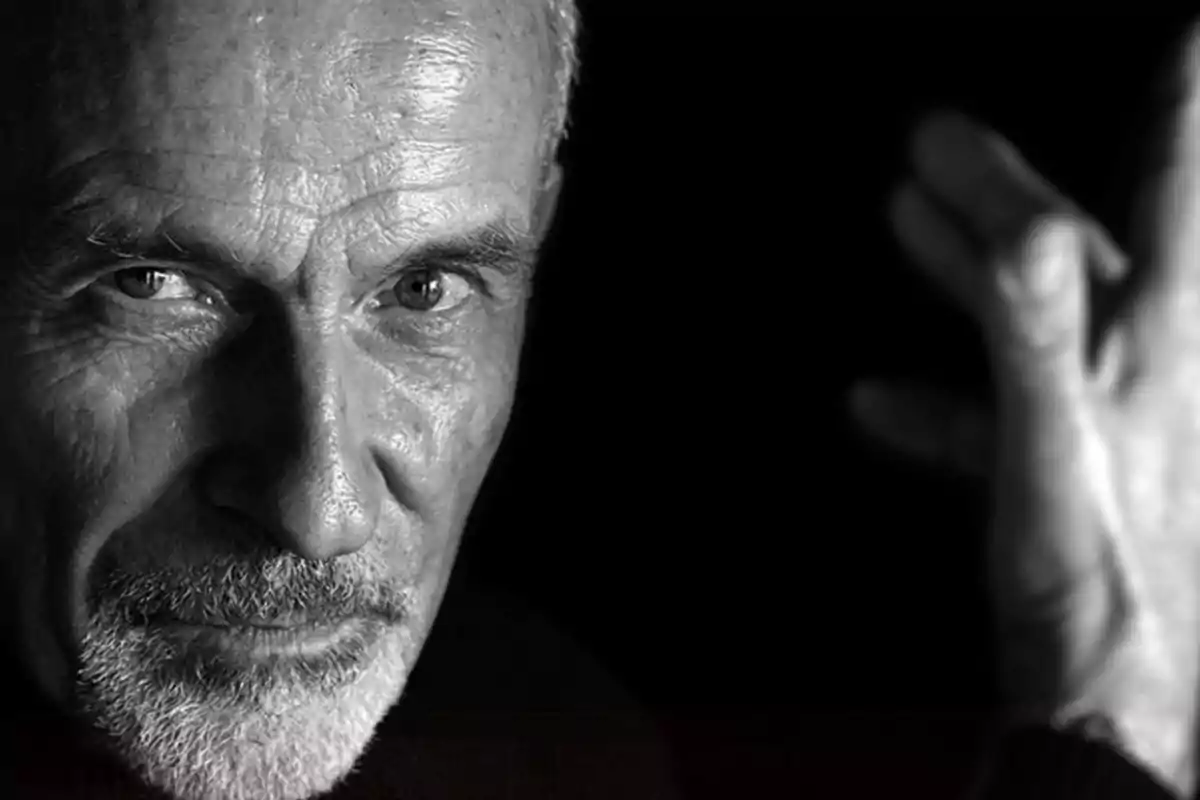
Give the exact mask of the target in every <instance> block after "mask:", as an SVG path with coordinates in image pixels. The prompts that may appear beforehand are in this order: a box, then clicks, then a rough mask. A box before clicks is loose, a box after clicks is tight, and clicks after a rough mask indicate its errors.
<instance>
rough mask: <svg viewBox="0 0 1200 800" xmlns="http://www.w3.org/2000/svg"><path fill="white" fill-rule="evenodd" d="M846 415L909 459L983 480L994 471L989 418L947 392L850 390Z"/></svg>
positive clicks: (871, 386) (870, 386) (877, 387)
mask: <svg viewBox="0 0 1200 800" xmlns="http://www.w3.org/2000/svg"><path fill="white" fill-rule="evenodd" d="M849 399H850V410H851V413H852V415H853V417H854V419H855V421H856V422H857V423H858V424H860V425H861V426H862V427H863V429H864V430H865V431H866V432H867V433H868V434H869V435H871V436H872V437H874V438H876V439H878V440H879V441H880V442H881V443H883V444H884V445H886V446H888V447H889V448H891V449H893V450H895V451H897V452H898V453H899V454H901V455H904V456H907V457H909V458H913V459H916V460H918V461H923V462H926V463H929V464H930V465H932V466H938V467H943V468H948V469H950V470H951V471H953V472H956V473H958V474H960V475H963V476H964V477H970V478H977V479H978V478H986V477H987V476H988V475H989V474H990V472H991V469H992V448H993V442H992V423H991V420H990V418H989V416H988V414H987V413H986V412H985V411H983V410H982V409H978V408H975V407H973V406H971V405H970V404H968V403H966V402H965V401H963V400H960V399H957V398H954V397H952V396H950V395H949V394H947V393H946V392H941V391H937V390H934V389H927V388H922V387H912V386H907V387H906V386H889V385H886V384H881V383H874V382H865V383H859V384H857V385H855V386H854V387H852V389H851V391H850V397H849Z"/></svg>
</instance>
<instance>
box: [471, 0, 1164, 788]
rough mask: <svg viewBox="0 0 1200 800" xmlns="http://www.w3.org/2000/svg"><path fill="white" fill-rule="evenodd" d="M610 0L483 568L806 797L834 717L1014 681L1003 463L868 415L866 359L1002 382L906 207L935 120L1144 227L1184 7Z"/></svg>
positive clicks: (1098, 209) (892, 367) (480, 532)
mask: <svg viewBox="0 0 1200 800" xmlns="http://www.w3.org/2000/svg"><path fill="white" fill-rule="evenodd" d="M679 5H680V6H681V7H682V8H685V9H686V6H685V5H684V4H679ZM625 8H626V9H628V6H626V7H625ZM646 8H649V6H647V7H646ZM584 12H585V14H584V20H583V22H584V33H583V39H582V51H581V57H582V71H581V75H580V83H579V85H578V88H577V90H576V94H575V99H574V103H573V106H572V117H573V120H574V121H573V125H572V127H571V135H570V138H569V140H568V142H567V143H566V144H565V145H564V148H563V151H562V158H563V162H564V164H565V168H566V175H567V184H566V188H565V190H564V193H563V197H562V200H561V205H560V209H559V216H558V220H557V222H556V226H555V230H554V233H553V236H552V239H551V242H550V243H549V245H548V247H547V249H546V253H545V258H544V261H543V264H542V267H541V270H542V271H541V274H540V275H539V278H538V280H537V285H536V299H535V304H534V308H533V318H532V322H531V328H530V330H529V336H528V343H527V349H526V354H525V360H524V362H523V372H522V376H521V384H520V387H519V392H518V402H517V406H516V409H515V412H514V417H513V420H512V424H511V427H510V429H509V433H508V436H507V438H506V441H505V445H504V447H503V448H502V451H501V453H500V455H499V456H498V458H497V461H496V462H495V465H494V467H493V470H492V473H491V475H490V476H489V479H488V481H487V483H486V485H485V488H484V491H483V494H482V497H481V499H480V501H479V504H478V506H477V508H476V513H475V514H474V516H473V519H472V525H471V528H470V532H469V534H468V539H467V543H466V546H465V548H464V552H463V558H462V561H461V562H460V567H459V569H460V570H461V571H462V572H464V573H469V574H470V575H471V576H473V577H475V578H478V579H479V580H482V581H485V582H490V583H493V584H495V585H498V586H502V587H504V588H505V589H506V590H508V591H512V592H515V593H517V594H519V595H521V596H522V597H524V598H527V599H528V600H529V601H530V602H531V603H532V604H533V605H535V606H537V607H538V608H539V609H541V610H543V611H544V612H545V613H546V614H547V615H549V616H550V617H551V618H552V619H553V620H554V621H556V622H557V623H559V624H560V625H561V626H563V627H565V628H567V629H569V630H570V631H571V632H573V633H574V634H575V635H576V636H577V637H579V638H580V639H581V640H582V641H584V642H585V643H586V644H587V645H588V646H589V647H590V648H592V649H593V651H594V652H595V653H596V654H597V655H598V656H599V657H600V658H601V659H602V660H603V661H604V662H605V663H606V664H607V665H609V666H610V667H611V668H612V669H613V670H614V671H615V672H616V673H617V674H618V675H619V676H620V677H621V678H622V679H623V680H624V681H625V682H626V683H627V684H628V685H629V686H630V687H631V688H632V689H633V690H634V691H635V693H636V694H637V695H638V697H639V698H640V699H641V700H643V701H644V702H645V703H647V704H648V705H650V706H651V707H652V708H653V709H655V711H656V712H658V713H659V714H660V715H661V717H662V719H664V720H665V721H666V723H667V724H668V725H669V726H671V727H672V729H673V730H676V731H687V730H690V729H695V728H697V727H702V726H703V725H704V724H709V725H710V727H711V728H713V729H715V730H718V731H720V730H725V731H740V732H741V733H739V734H737V735H736V736H735V735H734V734H730V738H729V740H728V741H727V742H726V744H728V743H729V741H732V740H733V739H735V738H737V736H742V740H745V741H749V742H751V744H748V745H745V746H743V747H741V749H740V750H739V752H740V753H742V755H741V756H738V758H741V761H737V760H736V759H734V761H732V762H730V763H731V764H732V766H728V770H729V771H730V772H731V774H735V775H734V777H730V776H728V775H727V776H726V777H725V780H727V781H729V784H728V785H729V786H740V787H742V789H746V788H747V787H748V786H755V787H758V788H757V789H756V790H755V791H759V792H761V791H762V790H763V787H765V786H767V785H768V784H769V785H770V786H771V788H774V789H783V790H784V792H783V793H785V794H792V792H791V791H789V790H788V789H789V787H783V786H779V785H777V784H775V783H773V782H776V781H780V780H788V779H789V778H788V777H787V773H786V772H780V767H781V765H783V764H795V763H800V762H802V761H803V758H804V756H803V754H802V753H801V755H799V756H797V755H795V753H792V752H791V751H790V750H789V748H790V747H792V748H801V745H800V744H797V742H800V743H802V742H803V741H805V739H804V736H805V734H804V731H805V730H806V729H810V728H813V729H818V731H817V733H816V734H815V735H816V736H819V737H825V736H826V735H827V731H828V724H829V723H828V722H823V723H820V724H818V723H815V722H814V720H826V721H828V720H830V719H835V720H836V719H859V717H854V716H853V712H859V711H865V712H871V713H875V712H877V711H893V712H897V713H898V714H899V715H900V716H899V718H900V719H904V718H905V715H912V716H913V717H914V718H915V716H916V715H920V714H925V713H929V712H934V711H937V710H946V711H951V712H953V711H963V712H965V713H968V714H973V713H976V712H979V711H980V710H982V709H985V708H986V707H987V705H988V704H989V703H990V702H991V698H992V696H993V693H992V688H991V678H990V672H989V667H988V660H989V656H988V645H987V642H988V633H987V613H986V600H985V595H984V591H983V587H982V585H981V581H980V576H981V572H980V564H981V560H980V559H981V543H982V539H981V535H982V522H983V520H984V517H985V512H986V506H985V495H984V493H983V492H982V491H981V490H980V489H979V488H977V487H971V486H969V485H967V484H965V483H960V482H958V481H957V480H956V479H952V478H949V477H947V476H944V475H939V474H938V473H937V472H936V471H932V470H927V469H921V468H916V467H912V466H909V465H906V464H904V463H903V462H900V461H898V460H896V459H893V458H890V457H889V456H888V455H887V454H884V453H882V452H880V451H878V450H876V449H873V448H872V447H871V446H870V445H868V444H867V443H866V442H865V441H864V439H863V438H861V437H860V436H858V435H857V434H856V433H855V431H854V427H853V426H852V425H851V424H850V421H849V419H848V417H847V413H846V411H845V403H844V393H845V391H846V389H847V388H848V386H849V384H850V382H851V381H852V380H854V379H856V378H860V377H863V376H892V377H916V378H921V379H927V380H929V381H932V382H937V383H941V384H945V385H949V386H953V387H958V388H960V389H962V390H963V391H964V392H967V393H969V394H973V395H975V396H977V397H980V398H986V397H987V395H988V391H987V380H988V377H987V372H986V367H985V365H984V361H983V352H982V349H981V345H980V343H979V341H978V339H977V337H976V334H975V331H974V328H973V326H972V325H971V323H970V322H969V321H968V320H967V319H966V318H965V317H964V316H962V315H960V314H959V313H958V312H957V311H955V310H954V309H952V308H950V307H949V306H947V305H946V304H945V303H944V301H943V299H942V297H941V296H940V295H938V294H936V293H935V292H933V291H931V290H930V289H929V288H928V287H927V286H926V284H925V283H924V282H923V281H922V280H921V279H920V278H919V277H918V276H917V275H916V273H915V272H914V271H913V270H912V269H911V268H910V266H909V265H908V264H907V263H906V262H905V259H904V258H903V256H902V255H901V253H900V251H899V249H898V248H897V246H896V245H895V244H894V242H893V240H892V238H891V234H890V232H889V229H888V226H887V221H886V218H885V207H886V202H887V199H888V195H889V191H890V190H891V189H892V188H893V187H894V185H895V184H896V182H897V181H898V180H899V179H900V178H901V177H902V176H903V175H904V170H905V148H906V143H907V139H908V135H909V133H910V131H911V129H912V127H913V126H914V124H915V123H916V122H917V121H918V119H919V118H920V117H921V115H922V114H924V113H925V112H927V111H929V110H931V109H934V108H938V107H952V108H958V109H960V110H963V111H966V112H968V113H970V114H973V115H976V116H977V117H979V118H980V119H981V120H983V121H984V122H986V123H988V124H989V125H991V126H993V127H995V128H996V129H998V130H999V131H1001V132H1002V133H1003V134H1005V135H1006V136H1007V137H1008V138H1010V139H1011V140H1012V141H1013V142H1015V144H1016V145H1017V147H1018V148H1019V149H1020V150H1021V151H1022V152H1023V153H1024V154H1025V155H1026V157H1027V158H1028V160H1029V161H1030V162H1031V163H1033V164H1034V165H1035V166H1036V167H1037V168H1038V169H1039V170H1041V171H1042V172H1043V174H1045V175H1046V176H1047V177H1048V178H1049V179H1050V180H1051V181H1052V182H1054V183H1055V184H1056V185H1058V186H1059V187H1060V188H1061V189H1062V190H1063V191H1064V192H1065V193H1066V194H1068V195H1070V196H1072V197H1074V198H1075V199H1076V200H1077V201H1079V203H1080V204H1082V205H1083V206H1084V207H1085V208H1087V209H1088V210H1090V211H1091V212H1092V213H1093V214H1095V215H1096V216H1098V217H1099V219H1100V220H1101V221H1102V222H1103V223H1104V224H1106V225H1107V226H1109V228H1110V230H1112V231H1114V233H1115V234H1116V235H1117V236H1118V239H1121V237H1123V236H1124V234H1125V226H1126V221H1127V220H1126V215H1127V211H1128V202H1129V192H1130V189H1131V187H1132V185H1133V179H1134V173H1135V170H1133V169H1131V167H1130V165H1131V164H1136V160H1133V161H1131V159H1132V158H1133V156H1134V155H1135V154H1136V152H1137V151H1136V147H1135V145H1137V144H1138V142H1139V140H1140V139H1141V138H1142V137H1143V136H1144V134H1145V132H1146V131H1147V130H1148V128H1149V126H1150V123H1151V121H1152V120H1151V114H1150V109H1151V108H1152V106H1150V105H1148V104H1147V100H1148V98H1149V97H1150V96H1151V88H1152V87H1153V86H1154V85H1155V78H1156V76H1157V74H1158V72H1159V71H1160V70H1161V67H1162V64H1163V60H1164V58H1166V57H1167V55H1168V53H1169V51H1170V48H1171V47H1172V46H1173V44H1174V43H1175V42H1176V41H1177V39H1178V38H1179V36H1180V35H1181V34H1182V33H1183V31H1184V24H1185V23H1186V22H1187V18H1186V17H1185V16H1181V15H1175V16H1131V15H1097V14H1095V13H1071V12H1061V13H1053V14H1050V13H1046V12H1041V13H1037V14H1034V13H1015V12H1009V13H1005V14H982V13H978V12H975V13H959V14H954V15H947V14H935V13H928V14H919V15H918V14H904V15H896V14H889V15H880V14H875V15H858V16H828V15H820V16H818V15H805V14H798V13H792V14H785V13H774V14H773V13H770V12H768V11H764V10H763V9H762V7H761V6H760V5H757V4H755V5H754V8H753V9H751V8H750V7H749V6H748V7H747V8H746V10H745V11H744V12H743V13H741V14H739V13H737V12H725V13H716V12H712V13H706V14H698V13H695V12H688V11H686V10H683V11H680V10H676V9H671V10H668V9H666V8H665V7H663V9H662V11H661V12H660V13H652V11H648V10H645V9H643V10H642V11H640V12H638V13H634V12H633V11H630V10H618V5H617V4H616V3H611V4H606V5H605V6H603V7H601V6H598V5H597V4H591V5H588V6H586V7H585V9H584ZM706 720H707V721H708V722H707V723H705V721H706ZM714 721H715V722H714ZM856 724H857V723H856ZM850 727H853V725H850ZM742 740H739V741H742ZM745 741H743V744H745ZM780 743H782V745H781V744H780ZM773 748H774V749H773ZM801 750H802V748H801ZM767 751H769V753H770V754H769V755H767V756H763V753H764V752H767ZM693 755H694V754H693ZM797 759H799V761H797ZM693 760H696V759H693ZM700 760H702V759H700ZM868 760H869V759H868ZM768 762H770V763H768ZM702 769H703V767H701V766H695V765H693V766H686V765H685V772H686V771H689V770H690V771H691V772H692V773H695V772H696V770H702ZM692 777H693V779H694V780H696V781H698V780H699V779H697V778H696V776H695V775H693V776H692ZM708 777H709V778H711V777H712V776H711V775H710V776H708ZM797 780H798V781H799V782H798V783H797V784H795V786H794V787H790V788H794V789H796V790H801V789H802V784H803V780H802V779H797ZM745 781H749V783H746V782H745ZM717 783H719V781H717ZM711 785H715V784H711V782H710V788H711ZM839 795H840V796H847V795H845V794H841V793H839ZM743 796H762V795H761V794H753V793H749V794H743ZM851 796H852V795H851Z"/></svg>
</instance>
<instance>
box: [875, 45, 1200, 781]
mask: <svg viewBox="0 0 1200 800" xmlns="http://www.w3.org/2000/svg"><path fill="white" fill-rule="evenodd" d="M1181 52H1182V55H1181V57H1180V58H1179V59H1178V60H1177V62H1176V63H1175V65H1174V68H1173V72H1172V73H1171V74H1170V75H1169V76H1168V79H1169V80H1170V81H1171V83H1172V84H1173V86H1174V87H1176V88H1179V89H1180V90H1181V91H1180V93H1179V94H1180V103H1179V105H1178V106H1177V107H1176V108H1174V109H1173V110H1172V113H1173V117H1172V119H1171V120H1170V124H1169V125H1167V126H1165V127H1166V131H1167V134H1168V135H1167V137H1166V139H1165V140H1164V142H1163V145H1164V147H1163V148H1162V150H1163V153H1164V155H1165V160H1164V161H1163V162H1162V163H1158V162H1152V163H1150V164H1148V165H1147V168H1146V173H1145V177H1144V189H1143V190H1142V192H1141V195H1140V196H1139V197H1138V198H1135V200H1134V202H1132V203H1131V206H1132V209H1131V210H1132V211H1133V213H1134V221H1135V224H1134V240H1133V252H1132V254H1131V256H1126V255H1124V254H1123V253H1122V252H1120V251H1119V250H1118V249H1117V247H1116V246H1115V245H1114V244H1113V243H1112V241H1111V240H1110V239H1109V237H1108V236H1107V235H1106V234H1105V233H1104V232H1103V231H1102V230H1101V229H1100V228H1099V226H1098V225H1097V224H1096V223H1095V221H1094V220H1091V219H1089V218H1088V217H1087V216H1086V215H1085V214H1084V212H1083V211H1082V210H1081V209H1079V208H1078V207H1076V206H1075V205H1074V204H1073V203H1071V202H1070V201H1069V200H1068V199H1067V198H1065V197H1064V196H1063V195H1062V194H1061V193H1059V192H1058V191H1057V190H1056V189H1055V188H1054V187H1052V186H1050V185H1049V184H1048V183H1047V182H1046V181H1045V180H1044V179H1042V178H1041V177H1039V176H1038V175H1037V174H1036V173H1035V172H1034V171H1033V170H1032V169H1031V168H1030V167H1029V166H1028V165H1026V164H1025V163H1024V162H1023V161H1022V160H1021V158H1020V157H1019V156H1018V155H1017V153H1016V151H1015V150H1014V149H1013V148H1012V147H1011V146H1010V145H1009V144H1008V143H1006V142H1004V141H1003V140H1002V139H1000V137H998V136H997V135H995V134H994V133H991V132H990V131H987V130H986V129H985V128H983V127H982V126H980V125H979V124H977V123H974V122H972V121H970V120H966V119H965V118H963V117H961V116H958V115H954V114H938V115H935V116H933V117H932V118H931V119H929V120H927V121H926V122H925V123H924V124H923V125H921V126H920V128H919V130H918V131H917V133H916V136H915V138H914V142H913V175H912V178H911V179H910V180H908V181H906V182H905V183H904V185H903V186H902V187H901V188H900V190H899V191H898V193H897V195H896V201H895V204H894V217H893V221H894V224H895V228H896V232H897V234H898V236H899V239H900V241H901V243H902V244H903V245H904V247H905V249H906V250H907V252H908V253H909V254H910V255H911V256H912V258H913V260H914V261H915V262H916V263H917V264H918V265H919V266H920V267H921V268H922V269H923V270H924V271H925V272H926V273H927V274H928V275H929V276H930V277H931V278H932V279H933V280H934V281H935V282H936V283H937V284H938V285H939V286H940V287H941V288H943V289H945V290H946V292H947V294H948V295H949V296H951V297H952V298H954V299H955V300H956V301H957V302H958V303H959V304H961V306H962V307H963V308H964V309H965V310H967V311H969V312H970V313H971V314H972V315H973V316H974V318H975V319H976V321H977V322H978V323H979V325H980V327H981V329H982V332H983V335H984V340H985V342H986V345H987V350H988V353H989V356H990V361H991V368H992V374H993V377H994V380H995V384H996V388H997V395H996V406H995V414H994V419H990V416H991V415H985V414H984V413H982V412H980V411H977V410H973V409H970V408H966V407H956V406H955V403H954V401H952V400H950V399H948V398H946V397H945V396H939V395H938V394H937V393H931V392H927V391H923V390H922V391H916V392H911V391H888V390H886V389H883V390H881V389H880V388H878V387H877V388H875V389H870V390H867V391H864V392H863V393H861V394H859V395H858V398H857V399H858V404H859V411H860V413H861V415H862V418H863V420H864V422H866V423H867V424H868V425H869V426H870V427H871V428H872V429H874V430H875V431H876V432H878V433H880V434H882V435H883V436H884V437H885V438H886V439H888V440H889V441H891V442H893V443H895V444H897V445H899V446H901V447H902V448H904V449H906V450H909V451H912V452H914V453H918V454H922V455H936V456H942V457H946V458H948V459H949V460H950V461H951V462H952V463H955V464H957V465H959V466H961V467H964V468H966V469H967V470H968V471H971V472H975V473H977V474H980V475H985V476H987V477H988V478H989V480H990V481H991V487H992V501H993V513H992V521H991V526H990V530H989V542H988V545H989V546H988V559H989V563H988V576H989V579H990V588H991V593H992V600H993V607H994V610H995V613H996V616H997V623H998V624H997V632H998V635H999V641H998V643H997V644H998V652H999V657H1000V661H1001V663H1000V664H999V665H998V667H999V673H1000V674H999V677H1000V678H1001V680H1002V684H1003V688H1004V689H1005V690H1006V693H1007V699H1008V704H1009V708H1008V712H1009V717H1010V719H1009V721H1010V722H1018V723H1019V722H1036V723H1050V724H1055V725H1067V724H1071V723H1073V722H1075V721H1078V720H1082V719H1086V718H1089V717H1092V718H1094V717H1103V718H1106V719H1108V720H1109V721H1110V722H1111V724H1112V726H1113V729H1114V733H1115V735H1116V742H1115V744H1117V746H1119V747H1122V748H1124V750H1125V752H1126V753H1128V754H1129V755H1130V756H1132V757H1133V758H1135V759H1136V760H1137V761H1139V762H1140V763H1141V764H1142V765H1143V766H1144V767H1145V768H1147V769H1148V770H1149V771H1150V772H1151V773H1152V774H1153V775H1154V776H1155V777H1156V778H1158V779H1159V781H1160V782H1162V783H1163V784H1165V785H1166V786H1168V787H1170V788H1171V789H1173V790H1175V791H1176V792H1177V793H1178V794H1179V796H1190V795H1191V793H1192V791H1193V790H1194V788H1195V784H1196V744H1197V742H1196V738H1195V737H1196V730H1195V725H1196V721H1197V714H1196V712H1197V689H1198V688H1200V683H1198V681H1200V424H1198V422H1200V29H1196V30H1193V31H1191V32H1190V33H1189V34H1188V35H1187V36H1186V37H1185V39H1184V47H1183V48H1182V50H1181ZM1089 281H1093V282H1095V283H1096V286H1098V287H1099V292H1100V293H1102V294H1111V295H1112V296H1113V297H1114V298H1116V303H1115V304H1114V305H1115V307H1116V309H1117V310H1116V312H1115V313H1114V314H1113V315H1112V316H1111V317H1108V318H1104V319H1100V320H1098V323H1099V324H1098V325H1097V326H1096V327H1097V328H1098V332H1097V333H1096V335H1094V336H1092V335H1090V334H1089V327H1088V322H1089V319H1088V318H1089V314H1090V313H1093V312H1094V311H1095V309H1090V308H1089V307H1088V283H1089ZM1093 288H1095V287H1093ZM935 419H936V421H935Z"/></svg>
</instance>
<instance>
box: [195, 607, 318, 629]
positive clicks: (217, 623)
mask: <svg viewBox="0 0 1200 800" xmlns="http://www.w3.org/2000/svg"><path fill="white" fill-rule="evenodd" d="M317 621H318V620H313V619H311V618H310V617H309V615H308V614H306V613H305V612H303V611H299V612H294V613H291V614H283V615H281V616H278V617H269V618H268V617H257V616H250V617H239V616H233V615H225V614H211V613H207V614H198V615H196V616H195V617H192V618H190V619H183V620H179V622H183V623H184V624H187V625H207V626H210V627H214V628H273V629H290V628H300V627H303V626H305V625H308V624H311V623H314V622H317Z"/></svg>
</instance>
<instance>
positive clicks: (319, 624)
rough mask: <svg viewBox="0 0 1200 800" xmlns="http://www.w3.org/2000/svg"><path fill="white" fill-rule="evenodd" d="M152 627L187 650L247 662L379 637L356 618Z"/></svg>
mask: <svg viewBox="0 0 1200 800" xmlns="http://www.w3.org/2000/svg"><path fill="white" fill-rule="evenodd" d="M153 628H154V630H155V631H156V632H157V633H158V634H160V635H163V636H167V637H169V638H171V639H174V640H176V641H177V642H179V643H180V644H181V645H183V646H185V647H186V648H188V649H192V648H197V649H201V650H207V651H209V652H216V653H220V654H222V655H224V656H226V657H228V658H232V659H233V660H236V661H244V662H250V663H254V662H262V661H267V660H272V659H280V658H285V659H286V658H305V657H313V656H320V655H322V654H324V653H326V652H329V651H332V650H336V649H338V648H339V647H342V646H344V645H345V643H347V642H349V641H351V640H355V639H357V640H358V641H359V642H371V641H373V640H374V638H376V637H377V636H378V630H377V626H375V625H371V624H369V623H368V621H367V620H365V619H362V618H357V617H351V618H347V619H343V620H339V621H308V620H306V619H304V618H303V617H292V618H288V619H286V620H284V619H283V618H280V619H275V620H270V621H263V622H262V623H261V624H260V623H257V622H249V621H244V620H238V621H236V622H233V623H225V624H219V623H209V622H207V621H206V622H205V623H192V622H179V621H175V622H166V623H159V624H155V625H154V626H153Z"/></svg>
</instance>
